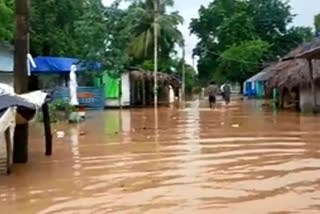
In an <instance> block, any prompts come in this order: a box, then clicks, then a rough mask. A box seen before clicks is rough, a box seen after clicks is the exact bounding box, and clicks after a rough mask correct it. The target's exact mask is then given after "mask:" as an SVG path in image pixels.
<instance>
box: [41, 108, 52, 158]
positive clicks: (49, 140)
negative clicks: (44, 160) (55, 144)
mask: <svg viewBox="0 0 320 214" xmlns="http://www.w3.org/2000/svg"><path fill="white" fill-rule="evenodd" d="M42 113H43V123H44V133H45V138H46V155H47V156H50V155H52V132H51V123H50V113H49V106H48V103H45V104H44V105H43V106H42Z"/></svg>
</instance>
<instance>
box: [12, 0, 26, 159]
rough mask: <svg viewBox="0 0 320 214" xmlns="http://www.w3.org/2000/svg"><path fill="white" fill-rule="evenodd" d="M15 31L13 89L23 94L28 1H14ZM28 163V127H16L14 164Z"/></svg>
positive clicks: (24, 87)
mask: <svg viewBox="0 0 320 214" xmlns="http://www.w3.org/2000/svg"><path fill="white" fill-rule="evenodd" d="M15 2H16V16H15V21H16V23H15V24H16V30H15V56H14V80H15V81H14V87H15V92H16V93H18V94H23V93H26V92H28V69H27V54H28V30H29V17H28V9H29V8H28V0H16V1H15ZM27 161H28V125H27V124H26V125H18V126H17V127H16V131H15V137H14V162H15V163H26V162H27Z"/></svg>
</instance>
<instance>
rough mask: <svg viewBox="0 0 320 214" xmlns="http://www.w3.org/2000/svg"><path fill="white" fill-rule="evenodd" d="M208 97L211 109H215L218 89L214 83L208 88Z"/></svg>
mask: <svg viewBox="0 0 320 214" xmlns="http://www.w3.org/2000/svg"><path fill="white" fill-rule="evenodd" d="M207 90H208V95H209V105H210V108H211V109H214V108H215V105H216V101H217V94H218V87H217V85H216V83H215V82H214V81H212V82H210V85H209V86H208V89H207Z"/></svg>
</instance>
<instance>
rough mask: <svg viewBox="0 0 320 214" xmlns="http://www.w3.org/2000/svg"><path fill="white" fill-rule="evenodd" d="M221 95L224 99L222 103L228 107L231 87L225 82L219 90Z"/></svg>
mask: <svg viewBox="0 0 320 214" xmlns="http://www.w3.org/2000/svg"><path fill="white" fill-rule="evenodd" d="M220 90H221V93H222V97H223V99H224V101H225V102H226V105H228V104H229V103H230V99H231V86H230V84H229V83H228V82H226V83H225V84H223V85H222V86H221V88H220Z"/></svg>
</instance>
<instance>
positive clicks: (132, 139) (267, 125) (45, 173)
mask: <svg viewBox="0 0 320 214" xmlns="http://www.w3.org/2000/svg"><path fill="white" fill-rule="evenodd" d="M319 124H320V117H313V116H303V115H300V114H298V113H295V112H281V113H274V112H272V111H271V110H268V109H265V108H262V107H261V105H258V104H257V103H256V102H254V101H248V102H235V103H233V104H232V105H231V106H229V107H228V108H226V107H219V108H217V109H216V110H214V111H212V110H209V109H208V108H207V107H206V105H204V104H200V103H199V101H194V102H190V103H187V104H186V108H175V107H161V108H159V110H158V112H157V114H155V112H154V110H153V109H152V108H149V109H132V110H123V111H120V110H107V111H105V112H90V113H89V116H88V119H87V121H86V122H85V123H83V124H80V125H68V124H64V123H61V124H56V125H55V127H54V129H55V130H57V131H64V132H65V133H66V136H65V137H64V138H60V139H57V138H55V140H54V152H53V156H52V157H49V158H48V157H45V156H44V152H43V149H44V142H43V141H44V140H43V135H42V132H43V131H42V126H41V125H35V126H33V127H32V134H31V136H32V141H31V142H30V144H31V145H30V162H29V163H28V164H27V165H15V167H14V168H13V174H12V175H11V176H8V177H4V176H3V177H0V207H1V211H0V212H1V213H12V214H13V213H17V214H20V213H27V214H29V213H30V214H33V213H37V214H53V213H55V214H56V213H58V214H60V213H61V214H62V213H63V214H71V213H72V214H74V213H76V214H78V213H79V214H82V213H84V214H87V213H97V214H100V213H101V214H104V213H115V214H122V213H123V214H127V213H128V214H131V213H132V214H142V213H146V214H149V213H150V214H213V213H217V214H318V213H320V191H319V190H320V144H319V137H320V132H319Z"/></svg>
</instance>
